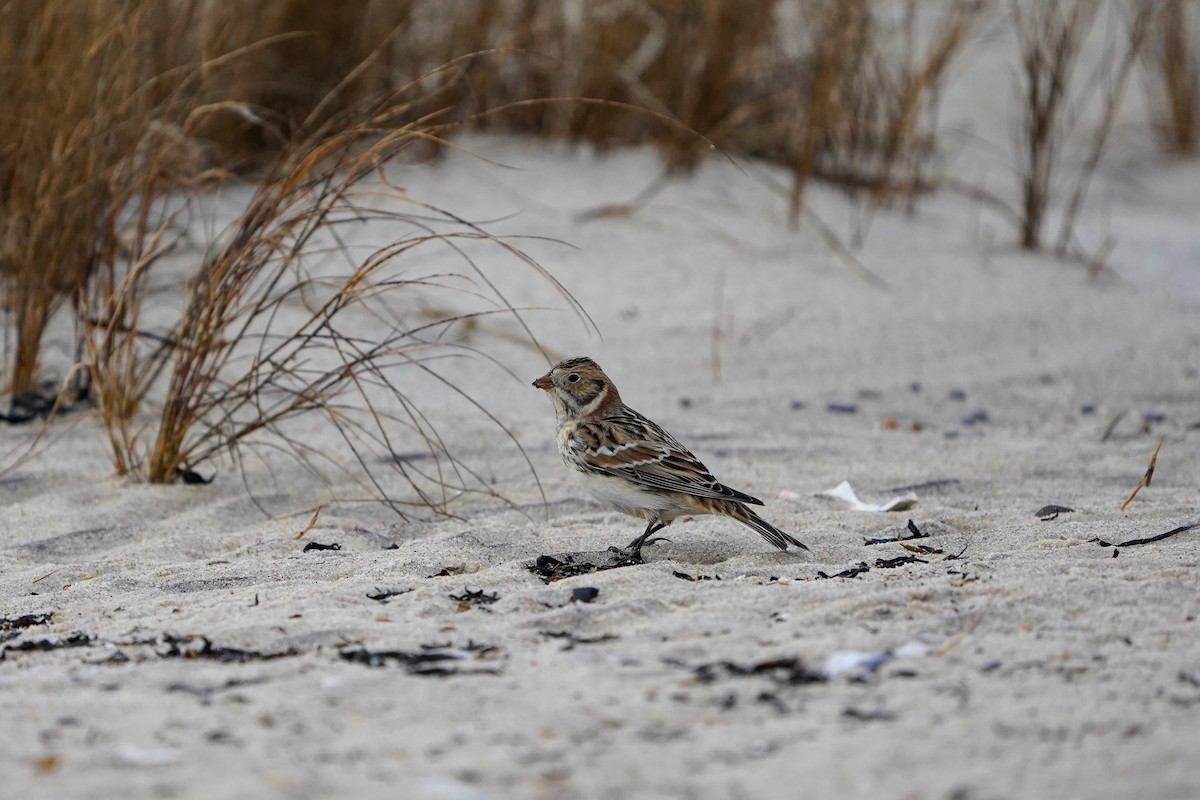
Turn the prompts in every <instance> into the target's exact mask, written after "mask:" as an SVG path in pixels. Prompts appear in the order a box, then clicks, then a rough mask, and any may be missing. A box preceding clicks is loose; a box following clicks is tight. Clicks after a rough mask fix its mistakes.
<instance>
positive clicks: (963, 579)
mask: <svg viewBox="0 0 1200 800" xmlns="http://www.w3.org/2000/svg"><path fill="white" fill-rule="evenodd" d="M946 574H947V575H957V576H958V578H957V579H955V581H954V584H955V585H956V586H963V585H965V584H968V583H974V582H975V581H977V580H979V576H978V575H971V574H970V573H968V572H967V571H966V570H957V569H948V570H946Z"/></svg>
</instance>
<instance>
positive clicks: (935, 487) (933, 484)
mask: <svg viewBox="0 0 1200 800" xmlns="http://www.w3.org/2000/svg"><path fill="white" fill-rule="evenodd" d="M960 483H962V481H960V480H959V479H958V478H938V479H937V480H932V481H922V482H921V483H910V484H909V485H908V486H893V487H892V488H890V489H880V490H879V491H880V493H881V494H908V493H909V492H913V493H914V494H929V493H930V492H940V491H941V490H942V489H949V488H950V487H951V486H958V485H959V484H960Z"/></svg>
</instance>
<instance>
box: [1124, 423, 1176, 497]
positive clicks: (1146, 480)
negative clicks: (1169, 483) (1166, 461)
mask: <svg viewBox="0 0 1200 800" xmlns="http://www.w3.org/2000/svg"><path fill="white" fill-rule="evenodd" d="M1165 441H1166V439H1159V440H1158V447H1156V448H1154V455H1152V456H1150V466H1149V467H1147V468H1146V474H1145V475H1143V476H1142V479H1141V480H1140V481H1138V485H1137V486H1135V487H1133V492H1131V493H1130V495H1129V497H1126V498H1125V502H1124V503H1121V506H1120V510H1121V511H1124V510H1125V507H1126V506H1128V505H1129V504H1130V503H1132V502H1133V498H1135V497H1137V496H1138V492H1140V491H1141V490H1142V487H1143V486H1149V485H1150V481H1151V480H1152V479H1153V478H1154V465H1155V464H1156V463H1157V462H1158V453H1159V451H1160V450H1162V446H1163V442H1165Z"/></svg>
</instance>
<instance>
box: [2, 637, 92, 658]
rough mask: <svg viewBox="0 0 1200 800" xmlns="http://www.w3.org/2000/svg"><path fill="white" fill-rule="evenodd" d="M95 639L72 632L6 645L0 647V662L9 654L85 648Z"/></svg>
mask: <svg viewBox="0 0 1200 800" xmlns="http://www.w3.org/2000/svg"><path fill="white" fill-rule="evenodd" d="M95 638H96V637H94V636H92V635H91V634H87V633H84V632H83V631H73V632H71V633H68V634H67V635H66V636H60V637H58V638H57V639H26V640H25V641H23V642H17V643H16V644H6V645H4V646H3V647H0V661H4V660H5V659H6V658H7V657H8V654H9V653H28V652H32V651H37V652H43V653H44V652H49V651H51V650H64V649H66V648H68V647H87V646H88V645H90V644H91V643H92V642H93V641H94V640H95Z"/></svg>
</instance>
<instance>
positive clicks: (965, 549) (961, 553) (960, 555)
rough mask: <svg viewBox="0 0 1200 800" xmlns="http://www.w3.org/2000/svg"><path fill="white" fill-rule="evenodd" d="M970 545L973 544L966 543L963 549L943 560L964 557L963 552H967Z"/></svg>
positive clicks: (954, 559) (955, 559)
mask: <svg viewBox="0 0 1200 800" xmlns="http://www.w3.org/2000/svg"><path fill="white" fill-rule="evenodd" d="M970 546H971V545H969V544H964V545H963V548H962V550H959V551H958V552H957V553H955V554H954V555H952V556H946V557H945V558H943V559H942V560H943V561H957V560H958V559H960V558H962V556H963V553H965V552H967V548H968V547H970Z"/></svg>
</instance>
